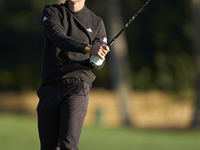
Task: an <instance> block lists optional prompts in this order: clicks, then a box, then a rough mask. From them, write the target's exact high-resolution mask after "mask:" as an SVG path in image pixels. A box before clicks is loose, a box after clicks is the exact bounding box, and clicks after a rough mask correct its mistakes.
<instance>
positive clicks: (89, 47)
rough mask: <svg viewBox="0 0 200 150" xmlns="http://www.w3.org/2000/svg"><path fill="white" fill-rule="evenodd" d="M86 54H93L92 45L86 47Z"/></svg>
mask: <svg viewBox="0 0 200 150" xmlns="http://www.w3.org/2000/svg"><path fill="white" fill-rule="evenodd" d="M84 52H85V53H90V54H92V45H89V44H88V45H87V46H86V47H85V49H84Z"/></svg>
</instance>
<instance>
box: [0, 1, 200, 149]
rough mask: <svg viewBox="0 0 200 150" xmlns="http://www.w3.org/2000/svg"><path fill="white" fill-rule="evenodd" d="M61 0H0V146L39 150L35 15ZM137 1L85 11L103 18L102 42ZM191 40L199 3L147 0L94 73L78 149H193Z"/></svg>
mask: <svg viewBox="0 0 200 150" xmlns="http://www.w3.org/2000/svg"><path fill="white" fill-rule="evenodd" d="M64 2H65V0H43V1H41V0H29V1H26V0H18V1H11V0H1V1H0V20H1V22H0V49H1V51H0V56H1V59H0V135H1V136H0V149H4V150H11V149H12V150H13V149H15V150H18V149H20V150H23V149H29V150H32V149H33V150H34V149H39V139H38V133H37V117H36V107H37V103H38V98H37V95H36V91H37V89H38V87H39V86H40V82H41V77H40V69H41V56H42V49H43V37H42V30H41V24H40V19H41V12H42V10H43V7H44V6H45V5H47V4H55V3H57V4H59V3H64ZM145 2H146V1H145V0H86V6H87V7H88V8H89V9H90V10H92V11H93V12H95V13H96V14H97V15H98V16H100V17H102V18H103V20H104V23H105V26H106V30H107V35H108V41H110V40H111V39H112V38H113V37H114V36H115V35H116V34H117V33H118V32H119V31H120V30H121V29H122V28H123V26H124V25H125V24H126V22H128V21H129V19H130V18H131V17H132V16H133V15H134V14H135V13H136V12H137V11H138V10H139V8H140V7H141V6H142V5H143V4H144V3H145ZM199 41H200V0H176V1H174V0H167V1H164V0H152V1H151V2H150V3H149V5H147V6H146V7H145V8H144V9H143V10H142V12H141V13H140V14H139V15H138V17H137V18H136V19H135V20H134V21H133V23H132V24H131V25H130V26H129V27H128V28H127V29H126V30H125V32H124V33H123V34H122V35H120V37H119V38H118V39H117V40H116V42H115V43H114V44H113V45H112V46H111V47H110V48H111V52H110V53H109V54H108V56H107V64H106V66H105V67H104V68H103V69H102V70H101V71H94V73H95V75H96V76H97V78H96V80H95V82H94V84H93V87H92V90H91V92H90V102H89V107H88V114H87V117H86V119H85V125H84V128H83V133H82V136H81V140H80V149H82V150H90V149H91V150H92V149H93V150H94V149H96V150H98V149H99V150H118V149H120V150H121V149H125V150H133V149H137V150H146V149H147V148H149V150H151V149H152V150H160V149H162V150H172V149H174V150H191V149H192V150H200V148H199V147H200V143H199V142H198V141H199V139H200V130H199V127H200V61H199V60H200V58H199V57H200V42H199ZM94 134H95V135H96V136H94ZM118 140H119V141H118ZM175 141H176V142H175ZM91 142H92V143H93V144H90V143H91ZM100 142H101V143H105V144H101V145H99V143H100ZM10 143H12V144H10ZM24 143H26V144H24ZM169 145H170V146H169ZM97 146H98V147H97ZM16 147H17V148H16ZM124 147H125V148H124Z"/></svg>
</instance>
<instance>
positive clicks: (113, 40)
mask: <svg viewBox="0 0 200 150" xmlns="http://www.w3.org/2000/svg"><path fill="white" fill-rule="evenodd" d="M149 2H150V0H147V1H146V2H145V4H144V5H143V6H142V7H141V8H140V9H139V10H138V11H137V12H136V13H135V15H134V16H133V17H132V18H131V19H130V20H129V21H128V22H127V23H126V25H125V26H124V27H123V28H122V30H121V31H120V32H119V33H118V34H117V35H116V36H115V37H114V38H113V39H112V40H111V41H110V42H109V43H108V46H111V45H112V44H113V43H114V42H115V40H116V39H117V38H118V37H119V36H120V34H121V33H122V32H123V31H124V30H125V29H126V28H127V27H128V26H129V25H130V24H131V22H132V21H133V20H134V19H135V18H136V17H137V15H138V14H139V13H140V12H141V11H142V10H143V9H144V7H146V6H147V5H148V4H149Z"/></svg>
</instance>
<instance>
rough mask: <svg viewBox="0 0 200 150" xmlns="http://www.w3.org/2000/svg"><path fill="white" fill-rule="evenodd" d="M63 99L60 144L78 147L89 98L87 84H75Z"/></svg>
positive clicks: (70, 147)
mask: <svg viewBox="0 0 200 150" xmlns="http://www.w3.org/2000/svg"><path fill="white" fill-rule="evenodd" d="M75 86H76V88H75V87H73V89H74V90H73V91H71V92H70V93H69V94H68V95H66V97H65V99H64V100H63V104H62V107H61V109H60V112H61V113H60V114H61V126H60V140H61V141H60V144H61V149H62V147H65V148H68V149H74V150H77V149H78V142H79V138H80V134H81V129H82V125H83V122H84V118H85V116H86V113H87V107H88V100H89V85H88V84H87V83H85V82H82V83H79V84H76V85H75Z"/></svg>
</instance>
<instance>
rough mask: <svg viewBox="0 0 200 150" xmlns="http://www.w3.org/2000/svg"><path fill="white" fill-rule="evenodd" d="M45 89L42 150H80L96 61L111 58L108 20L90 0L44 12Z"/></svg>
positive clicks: (49, 7)
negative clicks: (87, 3) (92, 7)
mask: <svg viewBox="0 0 200 150" xmlns="http://www.w3.org/2000/svg"><path fill="white" fill-rule="evenodd" d="M41 23H42V29H43V36H44V49H43V53H42V83H41V86H40V88H39V89H38V91H37V94H38V97H39V103H38V106H37V115H38V130H39V137H40V143H41V150H78V143H79V137H80V134H81V130H82V125H83V122H84V118H85V116H86V112H87V106H88V99H89V90H90V88H91V85H92V82H93V81H94V80H95V75H94V74H93V73H92V72H91V70H92V69H97V70H100V69H101V68H102V67H103V66H104V64H105V61H103V63H102V64H100V65H94V64H91V61H90V57H91V56H92V55H93V56H99V57H100V58H101V59H103V60H104V59H105V56H106V54H107V53H108V52H109V47H108V46H106V44H107V37H106V31H105V27H104V23H103V21H102V19H101V18H100V17H98V16H96V15H95V14H94V13H93V12H92V11H90V10H89V9H88V8H87V7H86V6H85V0H67V1H66V2H65V3H64V4H60V5H57V4H55V5H47V6H45V8H44V10H43V12H42V19H41Z"/></svg>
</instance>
